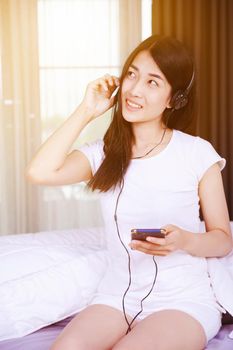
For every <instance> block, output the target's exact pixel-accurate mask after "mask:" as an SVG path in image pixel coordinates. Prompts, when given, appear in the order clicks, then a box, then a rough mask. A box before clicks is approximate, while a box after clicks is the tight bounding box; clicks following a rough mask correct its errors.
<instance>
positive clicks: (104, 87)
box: [81, 74, 120, 120]
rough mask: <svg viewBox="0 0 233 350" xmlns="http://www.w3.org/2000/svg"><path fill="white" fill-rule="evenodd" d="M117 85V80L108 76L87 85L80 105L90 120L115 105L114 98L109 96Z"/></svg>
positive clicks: (118, 82) (118, 83)
mask: <svg viewBox="0 0 233 350" xmlns="http://www.w3.org/2000/svg"><path fill="white" fill-rule="evenodd" d="M119 85H120V81H119V79H118V78H117V77H115V76H113V75H110V74H105V75H104V76H103V77H101V78H99V79H96V80H94V81H92V82H90V83H89V84H88V85H87V88H86V92H85V96H84V98H83V101H82V102H81V105H82V106H83V107H84V109H85V110H87V111H88V115H89V116H90V120H92V119H95V118H97V117H99V116H100V115H102V114H103V113H104V112H106V111H107V110H108V109H110V108H111V107H112V106H113V105H114V104H115V102H116V97H115V96H113V97H111V96H112V94H113V92H114V91H115V90H116V89H117V87H119Z"/></svg>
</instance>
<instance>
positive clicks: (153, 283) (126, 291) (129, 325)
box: [114, 178, 158, 334]
mask: <svg viewBox="0 0 233 350" xmlns="http://www.w3.org/2000/svg"><path fill="white" fill-rule="evenodd" d="M123 189H124V178H123V179H122V183H121V188H120V191H119V194H118V196H117V200H116V206H115V212H114V220H115V223H116V228H117V234H118V237H119V240H120V242H121V244H122V246H123V247H124V249H125V251H126V253H127V256H128V272H129V282H128V286H127V288H126V290H125V292H124V294H123V297H122V309H123V314H124V318H125V321H126V323H127V325H128V329H127V331H126V334H128V333H129V332H130V331H131V326H132V324H133V322H134V321H135V320H136V318H137V317H138V316H139V315H140V314H141V313H142V311H143V305H142V303H143V301H144V300H145V299H146V298H147V297H148V296H149V295H150V294H151V292H152V290H153V288H154V285H155V282H156V278H157V274H158V265H157V263H156V261H155V257H154V255H153V262H154V264H155V276H154V280H153V282H152V286H151V289H150V290H149V292H148V293H147V294H146V295H145V297H144V298H143V299H142V300H141V302H140V303H141V308H140V311H139V312H138V313H137V314H136V315H135V316H134V318H133V319H132V320H131V322H129V320H128V318H127V315H126V311H125V297H126V294H127V293H128V291H129V289H130V286H131V282H132V274H131V260H130V254H129V251H128V249H127V247H126V246H125V244H124V242H123V241H122V238H121V235H120V230H119V226H118V221H117V209H118V204H119V199H120V196H121V193H122V191H123Z"/></svg>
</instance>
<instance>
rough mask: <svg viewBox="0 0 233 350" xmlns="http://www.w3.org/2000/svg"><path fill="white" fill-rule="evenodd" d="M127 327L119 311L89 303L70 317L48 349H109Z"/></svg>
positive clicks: (124, 332)
mask: <svg viewBox="0 0 233 350" xmlns="http://www.w3.org/2000/svg"><path fill="white" fill-rule="evenodd" d="M128 320H129V321H130V320H131V318H130V317H128ZM127 328H128V326H127V323H126V321H125V318H124V315H123V313H122V312H121V311H119V310H117V309H114V308H112V307H110V306H107V305H91V306H88V307H87V308H86V309H84V310H83V311H81V312H80V313H79V314H78V315H77V316H75V317H74V318H73V319H72V321H71V322H70V323H69V324H68V325H67V326H66V327H65V328H64V330H63V331H62V332H61V334H60V335H59V336H58V338H57V339H56V341H55V343H54V344H53V345H52V347H51V349H50V350H64V349H65V350H77V349H79V350H105V349H106V350H107V349H111V348H112V347H113V346H114V344H116V343H117V341H119V339H121V338H122V337H123V336H124V335H125V334H126V331H127Z"/></svg>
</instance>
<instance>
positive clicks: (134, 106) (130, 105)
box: [126, 99, 142, 110]
mask: <svg viewBox="0 0 233 350" xmlns="http://www.w3.org/2000/svg"><path fill="white" fill-rule="evenodd" d="M126 106H127V107H128V108H129V109H133V110H139V109H142V106H141V105H138V104H137V103H134V102H132V101H129V100H128V99H126Z"/></svg>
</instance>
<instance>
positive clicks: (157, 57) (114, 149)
mask: <svg viewBox="0 0 233 350" xmlns="http://www.w3.org/2000/svg"><path fill="white" fill-rule="evenodd" d="M145 50H146V51H148V52H150V54H151V56H152V58H153V59H154V61H155V63H156V64H157V65H158V67H159V68H160V70H161V71H162V72H163V74H164V75H165V77H166V79H167V81H168V82H169V84H170V85H171V88H172V91H171V94H172V96H173V95H174V94H175V93H176V92H177V91H178V90H183V91H184V90H185V89H186V88H187V87H188V85H189V83H190V81H191V78H192V75H193V71H194V63H193V60H192V57H191V55H190V53H189V52H188V50H187V49H186V48H185V46H184V45H183V44H182V43H181V42H179V41H178V40H176V39H174V38H171V37H160V36H157V35H152V36H150V37H149V38H147V39H146V40H144V41H142V42H141V43H140V44H139V46H138V47H136V48H135V49H134V50H133V52H132V53H131V54H130V55H129V57H128V58H127V60H126V62H125V64H124V66H123V69H122V73H121V76H120V86H121V84H122V82H123V80H124V78H125V76H126V74H127V72H128V69H129V66H130V65H131V63H132V61H133V60H134V58H135V57H136V56H137V54H138V53H139V52H141V51H145ZM194 100H195V84H192V87H191V90H190V92H189V94H188V103H187V105H186V106H185V107H183V108H181V109H178V110H175V111H173V113H172V115H171V116H170V117H169V115H170V114H171V109H165V111H164V112H163V116H162V122H163V123H164V124H165V125H167V127H168V128H171V129H178V130H182V131H186V130H187V128H188V127H189V125H190V124H191V123H192V121H193V117H194V115H195V113H194V112H195V111H194ZM103 140H104V154H105V158H104V160H103V162H102V164H101V165H100V167H99V169H98V170H97V172H96V174H95V175H94V177H93V178H92V179H91V180H90V181H89V183H88V186H89V187H90V188H91V189H92V190H95V189H98V190H100V191H101V192H106V191H108V190H110V189H114V188H115V187H116V186H117V185H118V184H120V183H121V181H122V180H123V177H124V174H125V172H126V170H127V168H128V166H129V163H130V160H131V158H132V144H133V142H134V135H133V132H132V128H131V123H129V122H127V121H126V120H125V119H124V118H123V116H122V101H121V88H120V89H119V91H118V94H117V96H116V104H115V106H114V108H113V111H112V122H111V124H110V126H109V128H108V130H107V131H106V133H105V135H104V139H103Z"/></svg>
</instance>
